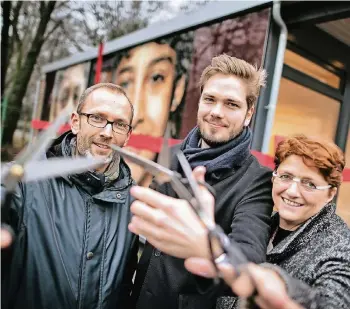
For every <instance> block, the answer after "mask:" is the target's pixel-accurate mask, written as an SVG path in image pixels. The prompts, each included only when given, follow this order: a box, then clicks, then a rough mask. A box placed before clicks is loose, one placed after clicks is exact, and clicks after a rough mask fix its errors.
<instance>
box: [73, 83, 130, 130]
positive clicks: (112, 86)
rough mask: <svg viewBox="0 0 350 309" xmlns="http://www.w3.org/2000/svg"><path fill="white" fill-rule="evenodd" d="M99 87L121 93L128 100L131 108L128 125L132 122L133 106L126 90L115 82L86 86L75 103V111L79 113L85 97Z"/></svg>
mask: <svg viewBox="0 0 350 309" xmlns="http://www.w3.org/2000/svg"><path fill="white" fill-rule="evenodd" d="M100 88H105V89H110V90H111V91H114V92H116V93H118V94H122V95H124V96H125V97H126V98H127V100H128V102H129V105H130V108H131V119H130V125H131V123H132V119H133V118H134V106H133V105H132V104H131V102H130V100H129V98H128V96H127V95H126V92H125V91H124V89H123V88H122V87H120V86H118V85H115V84H112V83H99V84H96V85H93V86H91V87H89V88H87V89H86V90H85V91H84V92H83V93H82V95H81V96H80V98H79V102H78V105H77V113H80V112H81V111H82V109H83V106H84V103H85V101H86V99H87V97H88V96H89V95H90V94H91V93H92V92H93V91H95V90H96V89H100Z"/></svg>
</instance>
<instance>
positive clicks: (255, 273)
mask: <svg viewBox="0 0 350 309" xmlns="http://www.w3.org/2000/svg"><path fill="white" fill-rule="evenodd" d="M185 267H186V269H187V270H188V271H190V272H192V273H193V274H196V275H199V276H202V277H206V278H213V277H214V276H215V274H216V273H215V268H214V265H213V264H212V263H211V261H210V260H208V259H203V258H189V259H187V260H186V261H185ZM218 268H219V269H220V272H221V274H222V276H223V279H224V280H225V282H226V283H227V284H228V285H229V286H230V287H231V289H232V291H233V292H234V293H235V294H236V295H238V296H240V297H243V298H247V297H249V296H250V295H252V294H253V292H254V289H255V288H256V289H257V291H258V296H256V297H255V301H256V303H257V305H258V306H259V307H260V308H261V309H302V307H301V306H300V305H298V304H297V303H295V302H294V301H293V300H291V299H290V298H289V296H288V294H287V290H286V287H285V284H284V282H283V281H282V279H281V278H280V277H279V275H278V274H277V273H276V272H275V271H273V270H271V269H267V268H264V267H262V266H258V265H256V264H249V265H248V266H247V268H246V269H244V270H243V271H242V272H241V274H240V276H239V277H238V278H237V276H236V273H235V271H234V269H233V267H231V266H230V265H229V264H224V263H222V264H219V265H218Z"/></svg>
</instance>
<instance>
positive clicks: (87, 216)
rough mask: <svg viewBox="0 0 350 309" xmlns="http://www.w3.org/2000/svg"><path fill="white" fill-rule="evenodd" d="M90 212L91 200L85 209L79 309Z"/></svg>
mask: <svg viewBox="0 0 350 309" xmlns="http://www.w3.org/2000/svg"><path fill="white" fill-rule="evenodd" d="M89 210H90V199H88V200H87V202H86V207H85V224H84V237H83V252H82V256H81V265H82V266H81V267H80V271H79V285H78V286H79V288H78V306H77V308H78V309H81V308H82V299H81V292H82V291H81V289H82V280H83V272H84V269H85V265H86V259H85V255H86V237H87V234H88V221H89Z"/></svg>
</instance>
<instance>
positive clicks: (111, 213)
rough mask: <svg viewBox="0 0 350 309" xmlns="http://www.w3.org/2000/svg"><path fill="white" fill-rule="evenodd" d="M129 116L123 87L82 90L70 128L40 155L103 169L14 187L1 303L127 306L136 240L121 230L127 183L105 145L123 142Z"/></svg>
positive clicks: (123, 168)
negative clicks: (83, 159) (81, 159)
mask: <svg viewBox="0 0 350 309" xmlns="http://www.w3.org/2000/svg"><path fill="white" fill-rule="evenodd" d="M132 118H133V107H132V105H131V103H130V101H129V99H128V98H127V96H126V94H125V92H124V90H123V89H122V88H121V87H119V86H116V85H113V84H97V85H95V86H92V87H90V88H88V89H86V90H85V91H84V93H83V94H82V96H81V98H80V101H79V104H78V107H77V111H76V112H74V113H73V114H72V116H71V131H69V132H67V133H64V134H63V135H62V136H60V137H59V138H58V139H57V140H55V141H54V143H53V145H52V146H51V148H50V149H49V150H48V151H47V153H46V156H47V157H62V156H63V157H70V156H73V157H74V156H94V157H100V158H103V159H105V164H104V166H102V167H100V168H99V169H97V170H95V171H91V172H87V173H83V174H79V175H72V176H69V177H58V178H55V179H48V180H45V181H37V182H31V183H26V184H23V183H21V184H20V185H19V187H18V190H17V192H16V194H15V196H14V198H13V202H12V205H11V207H12V209H11V210H12V214H11V222H10V224H11V226H12V227H13V229H14V230H15V232H16V238H15V240H14V243H13V247H12V259H11V265H7V267H6V268H5V269H4V268H3V269H2V270H3V274H2V280H3V281H2V308H15V309H16V308H18V309H19V308H28V309H34V308H35V309H44V308H82V309H89V308H91V309H95V308H103V309H112V308H113V309H116V308H123V306H125V304H126V302H127V298H128V295H130V290H131V283H132V274H133V272H134V269H135V268H136V261H137V247H136V246H135V244H136V237H135V236H134V235H133V234H132V233H131V232H129V231H128V228H127V226H128V223H129V221H130V203H131V198H130V188H131V185H132V183H133V181H132V178H131V173H130V169H129V168H128V166H127V165H126V164H125V163H124V161H123V160H122V159H121V158H120V157H119V156H117V155H115V154H114V152H113V151H112V150H111V149H110V148H109V147H108V145H109V144H116V145H118V146H120V147H123V146H125V145H126V143H127V141H128V139H129V137H130V134H131V126H130V124H131V122H132ZM133 249H135V250H133Z"/></svg>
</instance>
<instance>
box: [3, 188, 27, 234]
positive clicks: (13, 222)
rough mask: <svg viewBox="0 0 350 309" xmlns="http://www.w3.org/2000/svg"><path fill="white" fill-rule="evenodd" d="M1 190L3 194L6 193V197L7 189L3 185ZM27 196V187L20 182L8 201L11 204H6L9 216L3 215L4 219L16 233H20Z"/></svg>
mask: <svg viewBox="0 0 350 309" xmlns="http://www.w3.org/2000/svg"><path fill="white" fill-rule="evenodd" d="M1 191H2V192H1V195H4V198H5V189H4V188H3V187H2V186H1ZM25 196H26V194H25V187H24V185H23V184H22V183H19V184H18V185H17V187H16V190H15V191H14V192H13V194H12V195H11V199H10V201H8V202H7V203H9V205H5V208H6V210H5V211H6V213H7V216H6V217H7V218H4V217H3V218H2V220H4V223H6V224H8V225H9V226H10V227H11V228H12V229H13V231H14V232H15V234H18V232H19V231H20V229H21V225H22V223H23V217H24V203H25ZM3 211H4V209H2V215H3Z"/></svg>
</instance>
